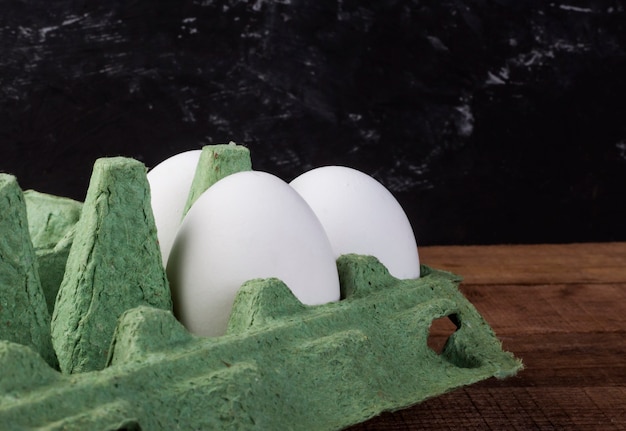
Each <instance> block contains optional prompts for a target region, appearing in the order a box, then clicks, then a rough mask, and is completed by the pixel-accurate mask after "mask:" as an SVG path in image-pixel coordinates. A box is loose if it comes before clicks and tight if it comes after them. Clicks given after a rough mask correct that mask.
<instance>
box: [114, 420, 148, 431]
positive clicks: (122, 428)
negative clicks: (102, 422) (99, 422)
mask: <svg viewBox="0 0 626 431" xmlns="http://www.w3.org/2000/svg"><path fill="white" fill-rule="evenodd" d="M109 431H141V425H139V422H137V421H136V420H134V419H129V420H125V421H124V422H123V423H122V424H120V425H118V426H116V427H115V428H112V429H110V430H109Z"/></svg>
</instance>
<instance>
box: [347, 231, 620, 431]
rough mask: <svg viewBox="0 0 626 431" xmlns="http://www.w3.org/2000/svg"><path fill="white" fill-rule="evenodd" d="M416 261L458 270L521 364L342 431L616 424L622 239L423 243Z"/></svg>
mask: <svg viewBox="0 0 626 431" xmlns="http://www.w3.org/2000/svg"><path fill="white" fill-rule="evenodd" d="M420 259H421V261H422V262H423V263H424V264H427V265H429V266H432V267H435V268H440V269H446V270H449V271H452V272H454V273H456V274H459V275H461V276H463V278H464V281H463V283H462V284H461V290H462V291H463V293H464V294H465V296H466V297H467V298H468V299H469V300H470V301H471V302H472V303H473V304H474V305H475V306H476V308H477V309H478V311H480V313H481V314H482V315H483V317H484V318H485V319H486V320H487V321H488V322H489V323H490V324H491V326H492V327H493V329H494V330H495V331H496V334H498V336H499V338H500V339H501V340H502V342H503V347H504V349H505V350H509V351H511V352H513V353H514V354H515V355H516V356H518V357H520V358H522V359H523V361H524V365H525V369H524V370H523V371H521V372H520V373H519V374H518V375H517V376H516V377H513V378H510V379H507V380H502V381H499V380H496V379H489V380H486V381H483V382H480V383H477V384H475V385H471V386H467V387H464V388H461V389H458V390H456V391H453V392H451V393H448V394H445V395H442V396H440V397H436V398H433V399H430V400H428V401H426V402H423V403H421V404H418V405H416V406H413V407H412V408H408V409H405V410H401V411H398V412H395V413H386V414H383V415H381V416H379V417H377V418H374V419H372V420H370V421H368V422H365V423H363V424H359V425H357V426H354V427H352V428H350V430H351V431H357V430H359V431H363V430H377V431H383V430H395V431H399V430H440V429H454V430H467V429H479V430H483V429H485V430H535V429H540V430H626V243H602V244H599V243H596V244H568V245H515V246H455V247H423V248H421V249H420ZM437 330H439V329H437ZM434 331H435V332H436V330H434ZM440 331H441V334H436V333H434V337H435V338H436V337H437V336H441V337H443V336H444V335H445V331H446V329H445V328H442V329H440Z"/></svg>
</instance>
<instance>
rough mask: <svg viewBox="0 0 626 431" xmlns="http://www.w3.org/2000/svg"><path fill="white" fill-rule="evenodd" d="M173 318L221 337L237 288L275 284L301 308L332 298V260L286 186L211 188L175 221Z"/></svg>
mask: <svg viewBox="0 0 626 431" xmlns="http://www.w3.org/2000/svg"><path fill="white" fill-rule="evenodd" d="M167 273H168V278H169V280H170V287H171V289H172V296H173V299H174V311H175V314H176V316H177V318H178V319H179V320H180V321H181V322H182V323H183V325H185V326H186V327H187V328H188V329H189V330H190V331H191V332H192V333H195V334H197V335H202V336H216V335H222V334H224V333H225V330H226V327H227V323H228V317H229V315H230V310H231V308H232V304H233V301H234V298H235V294H236V292H237V290H238V289H239V287H240V286H241V285H242V284H243V283H244V282H245V281H247V280H250V279H254V278H268V277H277V278H279V279H281V280H282V281H283V282H285V284H287V286H289V288H290V289H291V290H292V292H293V293H294V295H295V296H296V297H297V298H298V299H299V300H300V301H302V302H303V303H304V304H309V305H314V304H322V303H326V302H330V301H336V300H338V299H339V277H338V274H337V266H336V262H335V255H334V253H333V251H332V248H331V245H330V242H329V241H328V238H327V237H326V233H325V232H324V229H323V228H322V225H321V224H320V222H319V220H318V219H317V218H316V217H315V214H314V213H313V211H312V210H311V208H309V206H308V205H307V204H306V202H305V201H304V200H303V199H302V198H301V197H300V195H298V194H297V193H296V192H295V191H294V190H293V189H292V188H291V187H289V185H288V184H287V183H285V182H284V181H282V180H281V179H279V178H277V177H275V176H273V175H270V174H267V173H264V172H257V171H249V172H239V173H236V174H232V175H230V176H228V177H226V178H224V179H222V180H220V181H218V182H217V183H215V184H214V185H213V186H211V187H210V188H209V189H208V190H207V191H205V192H204V193H203V194H202V195H201V196H200V197H199V198H198V200H197V201H196V202H195V204H194V205H193V206H192V207H191V209H190V210H189V212H188V213H187V215H186V216H185V219H184V220H183V222H182V224H181V226H180V229H179V231H178V234H177V235H176V239H175V242H174V246H173V248H172V252H171V254H170V259H169V262H168V265H167Z"/></svg>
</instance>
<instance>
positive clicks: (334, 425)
mask: <svg viewBox="0 0 626 431" xmlns="http://www.w3.org/2000/svg"><path fill="white" fill-rule="evenodd" d="M208 150H209V151H204V149H203V154H205V155H206V157H205V158H204V159H205V160H206V161H207V163H208V162H211V163H213V162H212V161H214V160H217V159H221V160H224V159H226V158H227V156H226V155H227V154H233V155H234V156H233V157H232V158H230V160H231V161H235V162H236V163H235V164H236V165H237V166H235V167H233V168H232V169H227V170H232V171H236V170H238V169H239V170H241V169H249V167H250V166H249V164H248V163H247V161H246V160H247V157H248V155H247V154H246V153H245V152H244V153H242V152H241V149H240V148H238V147H233V146H232V145H228V146H220V147H217V148H209V149H208ZM214 150H215V151H218V152H220V153H219V156H218V157H216V156H215V154H216V153H215V152H214ZM242 154H243V156H242ZM228 157H230V156H228ZM202 163H204V162H202V159H201V162H199V165H200V164H202ZM207 166H210V167H211V169H213V168H215V166H214V165H207ZM214 170H215V169H214ZM196 178H200V180H199V181H197V183H198V184H196V186H194V187H196V188H198V189H200V190H202V189H206V188H207V187H208V186H209V185H208V183H212V182H214V181H217V179H208V180H207V179H206V178H203V177H202V176H199V175H197V173H196ZM147 190H148V185H147V182H146V172H145V167H144V166H143V165H142V164H141V163H139V162H137V161H133V160H131V159H125V158H112V159H108V160H103V161H102V162H101V163H99V162H96V165H94V174H93V175H92V181H91V183H90V189H89V191H88V194H87V198H86V200H85V203H84V204H81V203H79V202H75V201H70V200H67V199H66V198H61V197H55V196H50V195H45V194H40V193H37V192H26V193H24V194H22V192H21V190H20V189H19V186H18V185H17V181H16V179H15V178H14V177H12V176H10V175H7V174H0V211H1V212H0V214H2V215H1V216H0V233H2V235H3V237H2V238H3V241H0V320H1V321H2V325H1V326H0V366H1V367H2V373H0V428H1V429H19V430H23V429H46V430H84V429H89V430H140V429H143V430H160V429H162V430H170V429H202V430H208V429H220V430H221V429H237V430H242V429H294V430H297V429H302V430H336V429H341V428H344V427H346V426H349V425H352V424H355V423H358V422H361V421H364V420H366V419H368V418H371V417H373V416H376V415H378V414H380V413H381V412H383V411H390V410H397V409H401V408H404V407H407V406H410V405H413V404H416V403H419V402H420V401H422V400H424V399H427V398H430V397H434V396H437V395H440V394H443V393H445V392H448V391H450V390H452V389H454V388H457V387H460V386H463V385H468V384H471V383H474V382H477V381H479V380H483V379H486V378H490V377H497V378H504V377H508V376H511V375H514V374H515V373H516V372H517V371H518V370H519V369H521V367H522V363H521V361H519V360H518V359H516V358H515V357H514V356H513V355H512V354H511V353H508V352H505V351H503V350H502V347H501V344H500V342H499V340H498V339H497V337H496V335H495V334H494V332H493V331H492V329H491V328H490V327H489V325H488V324H487V323H486V322H485V320H484V319H483V318H482V317H481V316H480V314H479V313H478V312H477V310H476V309H475V308H474V307H473V306H472V305H471V303H470V302H469V301H467V299H466V298H465V297H464V296H463V295H462V294H461V292H460V291H459V289H458V284H459V283H460V281H461V279H460V278H459V277H458V276H456V275H454V274H451V273H449V272H444V271H438V270H436V269H432V268H429V267H427V266H424V265H422V266H421V267H420V272H421V276H420V277H419V278H412V279H399V278H396V277H394V276H392V275H391V274H390V272H389V271H388V268H387V267H385V266H384V265H383V264H382V263H381V262H380V261H379V260H378V259H376V258H374V257H372V256H365V255H357V254H344V255H342V256H340V257H339V258H338V259H337V262H336V263H337V270H338V275H339V285H340V297H341V299H340V300H339V301H337V302H329V303H326V304H322V305H305V304H303V303H302V302H301V301H300V300H298V298H297V297H296V296H295V295H294V293H292V290H291V289H290V288H289V287H288V286H287V285H286V284H285V283H284V282H283V281H281V280H279V279H278V278H268V279H253V280H249V281H247V282H246V283H244V284H243V285H242V286H241V287H240V288H239V289H238V291H237V294H236V297H235V300H234V305H233V308H232V311H231V313H230V318H229V320H228V327H227V331H226V334H225V335H222V336H216V337H200V336H196V335H192V334H191V333H190V331H189V330H188V329H186V328H185V327H184V326H183V325H182V324H181V323H180V322H179V321H178V320H177V319H176V317H175V316H174V314H173V313H172V303H171V301H170V299H171V298H170V295H169V291H168V288H167V280H166V278H165V272H164V268H163V265H162V262H161V255H160V253H159V252H158V243H157V239H156V230H155V228H154V220H153V219H152V214H151V211H150V194H149V193H147ZM27 212H28V217H27ZM79 213H80V216H79ZM120 244H123V247H120V246H119V245H120ZM66 261H67V263H66ZM59 274H62V277H61V276H60V275H59ZM40 276H41V278H42V280H40V279H39V277H40ZM57 291H58V293H57ZM446 317H447V318H449V319H450V320H451V321H452V322H453V323H454V326H455V328H456V330H455V331H454V332H453V333H452V334H451V335H450V336H449V338H448V340H447V342H446V343H445V346H444V347H443V349H442V350H441V352H436V351H434V350H433V349H431V348H430V347H428V337H429V329H430V327H431V325H432V322H433V321H435V320H437V319H440V318H446ZM51 328H52V329H51ZM51 340H52V343H51ZM52 344H54V346H52ZM61 370H62V371H61Z"/></svg>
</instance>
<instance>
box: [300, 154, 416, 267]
mask: <svg viewBox="0 0 626 431" xmlns="http://www.w3.org/2000/svg"><path fill="white" fill-rule="evenodd" d="M291 186H292V187H293V188H294V189H295V190H296V191H297V192H298V193H299V194H300V195H301V196H302V197H303V198H304V200H305V201H307V202H308V204H309V205H310V206H311V208H312V209H313V211H314V212H315V214H316V215H317V217H318V218H319V220H320V221H321V222H322V225H323V226H324V229H325V230H326V234H327V235H328V238H329V239H330V242H331V244H332V247H333V250H334V253H335V256H336V257H339V256H340V255H342V254H347V253H357V254H366V255H371V256H375V257H376V258H378V260H380V262H381V263H382V264H383V265H385V266H386V267H387V269H388V270H389V272H390V273H391V274H392V275H393V276H395V277H397V278H401V279H407V278H418V277H419V275H420V265H419V256H418V251H417V242H416V240H415V235H414V233H413V229H412V228H411V224H410V222H409V219H408V218H407V216H406V213H405V212H404V210H403V209H402V207H401V206H400V204H399V203H398V201H397V200H396V199H395V198H394V197H393V195H392V194H391V192H389V190H387V189H386V188H385V187H384V186H383V185H382V184H380V183H379V182H378V181H376V180H375V179H374V178H372V177H370V176H369V175H367V174H364V173H363V172H360V171H357V170H356V169H352V168H346V167H343V166H326V167H321V168H317V169H313V170H311V171H308V172H305V173H304V174H302V175H300V176H299V177H297V178H296V179H294V180H293V181H292V182H291Z"/></svg>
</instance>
